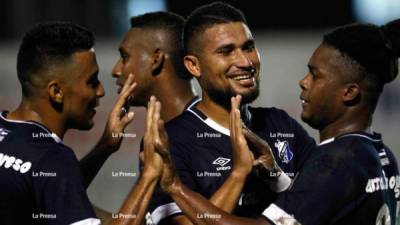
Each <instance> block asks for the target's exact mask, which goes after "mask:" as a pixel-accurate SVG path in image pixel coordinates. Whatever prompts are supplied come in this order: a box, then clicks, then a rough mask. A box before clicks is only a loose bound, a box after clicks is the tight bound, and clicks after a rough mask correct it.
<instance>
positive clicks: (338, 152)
mask: <svg viewBox="0 0 400 225" xmlns="http://www.w3.org/2000/svg"><path fill="white" fill-rule="evenodd" d="M379 146H383V143H382V139H381V137H380V135H377V134H367V133H365V132H352V133H347V134H343V135H340V136H338V137H335V138H331V139H328V140H326V141H324V142H322V143H320V145H319V148H320V149H321V150H322V151H324V152H327V154H326V155H328V156H334V157H335V160H350V161H353V162H355V163H367V164H372V163H378V162H379V152H378V151H379V148H380V147H379Z"/></svg>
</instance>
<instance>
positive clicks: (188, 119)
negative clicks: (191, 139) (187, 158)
mask: <svg viewBox="0 0 400 225" xmlns="http://www.w3.org/2000/svg"><path fill="white" fill-rule="evenodd" d="M199 126H202V124H201V121H200V120H199V118H197V117H196V114H193V113H192V112H190V111H189V110H185V111H184V112H182V113H181V114H180V115H179V116H177V117H175V118H173V119H172V120H170V121H168V122H167V123H166V124H165V129H166V130H167V133H168V135H173V136H174V137H187V136H190V135H191V134H192V133H193V132H196V131H197V130H198V128H199Z"/></svg>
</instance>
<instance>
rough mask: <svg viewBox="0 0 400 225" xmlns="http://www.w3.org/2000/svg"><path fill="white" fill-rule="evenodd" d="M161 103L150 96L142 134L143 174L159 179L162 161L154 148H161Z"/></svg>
mask: <svg viewBox="0 0 400 225" xmlns="http://www.w3.org/2000/svg"><path fill="white" fill-rule="evenodd" d="M160 110H161V103H160V102H158V101H157V99H156V98H155V97H154V96H151V98H150V101H149V103H148V107H147V115H146V132H145V134H144V150H143V154H142V157H141V158H142V161H143V163H144V169H143V174H145V175H147V176H151V177H160V176H161V174H162V170H163V161H162V159H161V156H160V155H159V154H158V153H157V152H156V147H158V146H161V145H162V144H161V143H162V140H161V139H160V135H159V123H162V121H161V119H160Z"/></svg>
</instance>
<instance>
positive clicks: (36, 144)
mask: <svg viewBox="0 0 400 225" xmlns="http://www.w3.org/2000/svg"><path fill="white" fill-rule="evenodd" d="M5 113H6V112H2V113H0V139H1V144H2V145H1V148H2V152H3V153H6V154H10V155H13V156H15V157H18V158H25V159H26V160H32V161H42V160H43V158H46V157H49V156H50V157H58V158H60V161H69V159H71V158H74V157H75V154H74V153H73V151H72V150H71V149H70V148H69V147H67V146H66V145H64V144H63V142H62V140H61V139H60V138H59V137H58V136H57V135H56V134H54V133H52V132H51V131H50V130H49V129H48V128H46V127H45V126H44V125H42V124H40V123H37V122H33V121H18V120H10V119H7V118H6V117H5ZM75 159H76V157H75Z"/></svg>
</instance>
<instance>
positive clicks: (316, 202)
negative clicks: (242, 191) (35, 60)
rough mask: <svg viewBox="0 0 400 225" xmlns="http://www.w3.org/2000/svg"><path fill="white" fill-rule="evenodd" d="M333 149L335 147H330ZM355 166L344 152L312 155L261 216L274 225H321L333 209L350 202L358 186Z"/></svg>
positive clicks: (331, 217)
mask: <svg viewBox="0 0 400 225" xmlns="http://www.w3.org/2000/svg"><path fill="white" fill-rule="evenodd" d="M332 151H335V150H332ZM357 170H359V167H358V166H357V163H355V162H354V161H353V160H351V157H349V155H346V154H340V155H338V156H336V155H335V156H332V155H331V154H329V153H326V154H325V153H323V154H319V155H318V156H316V157H313V159H311V160H310V161H308V162H307V164H306V165H305V166H304V168H303V169H302V170H301V171H300V173H299V174H298V175H297V176H296V178H295V180H294V182H293V185H292V187H291V188H290V189H289V190H288V191H287V192H284V193H282V194H280V195H279V196H278V198H277V200H276V202H275V203H274V204H271V205H270V206H269V207H268V208H267V209H266V210H265V211H264V212H263V215H264V216H265V217H267V219H269V220H270V221H272V222H273V223H274V224H276V225H285V224H296V223H300V224H302V225H322V224H329V223H330V222H333V221H334V212H336V211H337V210H338V209H340V208H343V207H347V206H348V203H349V202H351V200H350V199H351V193H352V192H351V190H354V189H355V188H357V187H358V189H360V188H359V187H360V185H362V184H361V183H362V182H361V181H360V177H359V176H356V174H357V173H358V172H357Z"/></svg>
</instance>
